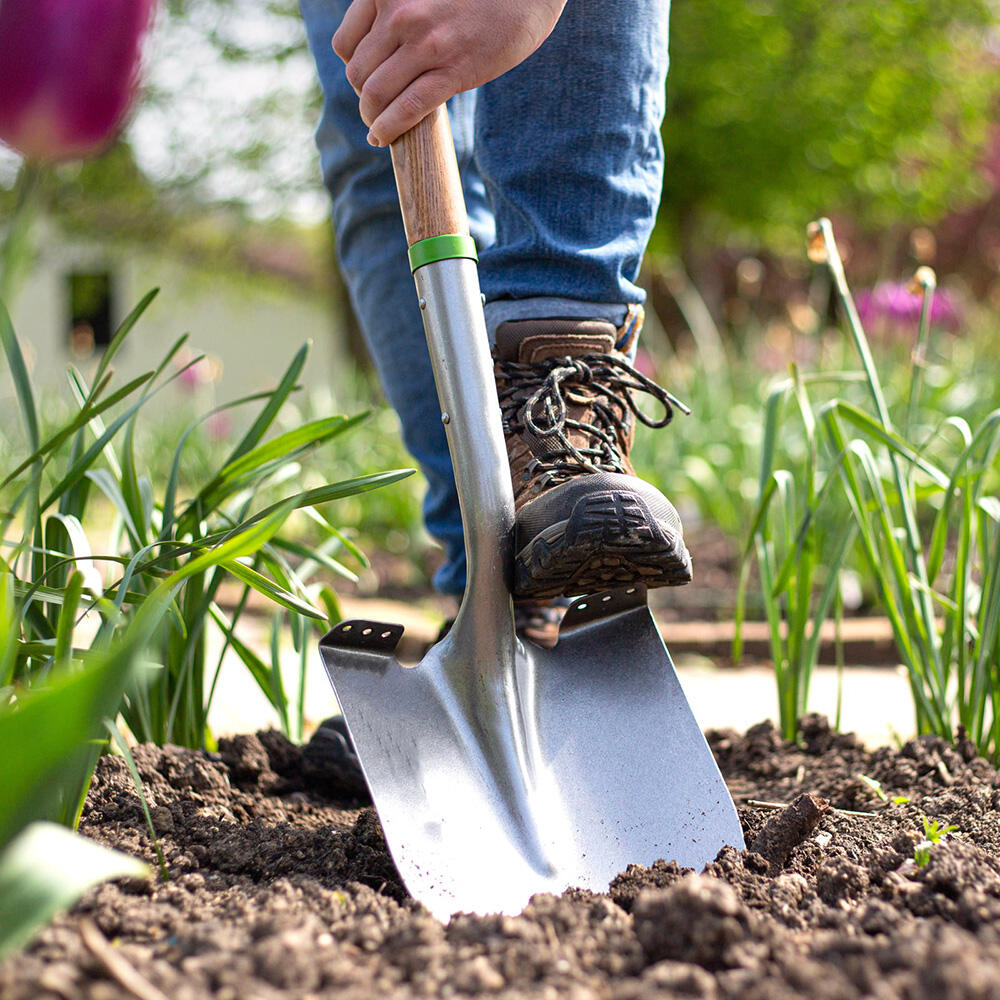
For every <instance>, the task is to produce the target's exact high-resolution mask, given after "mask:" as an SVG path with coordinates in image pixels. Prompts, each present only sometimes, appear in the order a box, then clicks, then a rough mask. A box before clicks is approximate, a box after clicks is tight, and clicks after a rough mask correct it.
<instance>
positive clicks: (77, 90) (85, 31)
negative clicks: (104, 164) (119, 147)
mask: <svg viewBox="0 0 1000 1000" xmlns="http://www.w3.org/2000/svg"><path fill="white" fill-rule="evenodd" d="M155 6H156V0H0V139H2V140H3V141H4V142H5V143H7V144H8V145H10V146H13V147H14V149H16V150H18V152H20V153H22V154H23V155H24V156H26V157H29V158H31V159H38V160H67V159H74V158H76V157H82V156H88V155H91V154H93V153H97V152H100V151H101V150H102V149H103V148H105V147H106V146H107V145H109V144H110V143H111V141H112V140H113V139H114V137H115V134H116V132H117V130H118V128H119V126H120V125H121V123H122V120H123V119H124V117H125V113H126V112H127V111H128V108H129V105H130V103H131V101H132V98H133V96H134V94H135V89H136V83H137V80H138V71H139V62H140V56H141V48H142V40H143V37H144V35H145V33H146V31H147V30H148V28H149V25H150V22H151V20H152V14H153V9H154V8H155Z"/></svg>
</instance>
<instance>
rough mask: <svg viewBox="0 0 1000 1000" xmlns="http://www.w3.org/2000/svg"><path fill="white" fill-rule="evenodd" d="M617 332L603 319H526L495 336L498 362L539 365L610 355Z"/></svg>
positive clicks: (504, 327)
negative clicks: (584, 356) (547, 362)
mask: <svg viewBox="0 0 1000 1000" xmlns="http://www.w3.org/2000/svg"><path fill="white" fill-rule="evenodd" d="M616 336H617V331H616V330H615V326H614V324H613V323H609V322H608V321H607V320H602V319H588V320H579V319H523V320H513V321H511V322H507V323H501V324H500V325H499V326H498V327H497V332H496V352H495V354H496V358H497V360H498V361H520V362H521V363H522V364H529V365H533V364H538V362H540V361H546V360H548V359H549V358H567V357H569V358H579V357H582V356H583V355H584V354H610V353H611V352H612V351H613V350H614V347H615V338H616Z"/></svg>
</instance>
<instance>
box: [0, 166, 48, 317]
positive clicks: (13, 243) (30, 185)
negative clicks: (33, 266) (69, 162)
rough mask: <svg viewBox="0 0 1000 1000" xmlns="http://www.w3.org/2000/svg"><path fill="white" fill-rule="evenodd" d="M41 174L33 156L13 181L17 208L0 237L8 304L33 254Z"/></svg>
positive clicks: (1, 293) (2, 286)
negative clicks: (31, 239) (33, 220)
mask: <svg viewBox="0 0 1000 1000" xmlns="http://www.w3.org/2000/svg"><path fill="white" fill-rule="evenodd" d="M41 177H42V168H41V166H40V165H39V164H37V163H35V162H34V161H33V160H25V161H24V162H23V163H22V164H21V169H20V170H19V171H18V173H17V179H16V180H15V182H14V208H13V211H12V212H11V213H10V216H9V217H8V219H7V225H6V227H5V232H4V235H3V239H2V241H0V301H2V302H4V303H6V304H7V306H8V308H9V307H10V306H11V305H12V304H13V302H12V300H13V296H14V293H15V291H16V288H17V279H18V275H19V272H21V271H22V270H23V269H24V267H25V265H26V264H27V263H28V258H29V256H30V252H31V247H30V243H29V234H30V231H31V218H32V215H33V212H32V209H33V208H34V205H35V193H36V191H37V189H38V187H39V183H40V181H41Z"/></svg>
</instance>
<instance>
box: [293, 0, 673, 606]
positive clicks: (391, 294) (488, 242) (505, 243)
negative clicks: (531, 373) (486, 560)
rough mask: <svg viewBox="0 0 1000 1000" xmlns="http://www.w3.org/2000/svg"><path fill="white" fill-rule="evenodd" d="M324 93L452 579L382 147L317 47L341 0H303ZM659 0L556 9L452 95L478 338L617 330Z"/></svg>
mask: <svg viewBox="0 0 1000 1000" xmlns="http://www.w3.org/2000/svg"><path fill="white" fill-rule="evenodd" d="M300 6H301V10H302V15H303V18H304V20H305V24H306V29H307V33H308V37H309V44H310V47H311V49H312V52H313V55H314V57H315V60H316V65H317V69H318V71H319V78H320V82H321V84H322V87H323V98H324V101H323V113H322V118H321V121H320V124H319V128H318V129H317V133H316V142H317V146H318V147H319V152H320V164H321V167H322V171H323V178H324V181H325V183H326V186H327V188H328V189H329V191H330V195H331V198H332V201H333V223H334V229H335V231H336V237H337V251H338V256H339V260H340V266H341V269H342V271H343V273H344V279H345V281H346V283H347V287H348V290H349V292H350V295H351V299H352V302H353V304H354V307H355V310H356V311H357V314H358V317H359V319H360V322H361V326H362V329H363V331H364V334H365V338H366V340H367V343H368V347H369V349H370V351H371V354H372V357H373V360H374V362H375V366H376V368H377V370H378V373H379V377H380V379H381V380H382V385H383V387H384V389H385V393H386V397H387V398H388V400H389V403H390V404H391V405H392V406H393V408H394V409H395V410H396V412H397V413H398V414H399V416H400V421H401V425H402V433H403V440H404V442H405V444H406V446H407V448H408V449H409V451H410V453H411V454H412V455H413V456H414V458H415V459H416V460H417V461H418V462H419V464H420V466H421V469H422V470H423V472H424V474H425V475H426V477H427V481H428V491H427V495H426V498H425V501H424V521H425V524H426V526H427V529H428V531H429V532H430V533H431V534H432V535H433V536H434V537H436V538H437V539H438V540H439V541H440V542H441V544H442V545H443V547H444V552H445V561H444V564H443V566H442V567H441V569H440V571H439V572H438V573H437V575H436V576H435V580H434V583H435V585H436V586H437V588H438V589H439V590H441V591H443V592H444V593H453V594H460V593H461V592H462V590H463V588H464V585H465V552H464V548H463V542H462V523H461V516H460V513H459V509H458V498H457V496H456V493H455V486H454V480H453V477H452V472H451V460H450V457H449V455H448V448H447V443H446V440H445V435H444V429H443V427H442V426H441V421H440V410H439V407H438V403H437V393H436V390H435V388H434V379H433V376H432V374H431V368H430V362H429V360H428V357H427V350H426V346H425V342H424V333H423V326H422V323H421V318H420V311H419V309H418V308H417V304H416V296H415V294H414V290H413V282H412V278H411V277H410V273H409V266H408V263H407V258H406V245H405V240H404V236H403V226H402V220H401V218H400V215H399V207H398V203H397V199H396V190H395V183H394V180H393V175H392V164H391V161H390V158H389V153H388V150H384V149H381V150H380V149H373V148H372V147H371V146H369V145H368V143H367V141H366V135H367V131H368V130H367V128H366V127H365V125H364V124H363V123H362V121H361V118H360V116H359V115H358V101H357V97H356V95H355V93H354V91H353V90H352V88H351V86H350V84H349V83H348V82H347V79H346V77H345V75H344V69H343V64H342V63H341V61H340V59H339V58H338V57H337V56H336V55H335V53H334V52H333V50H332V49H331V46H330V39H331V37H332V36H333V33H334V32H335V31H336V29H337V26H338V25H339V23H340V19H341V17H342V16H343V13H344V11H345V10H346V8H347V0H300ZM667 20H668V0H623V2H622V3H609V2H608V0H569V2H568V3H567V5H566V8H565V11H564V12H563V15H562V17H561V18H560V20H559V22H558V24H557V25H556V27H555V30H554V31H553V32H552V34H551V35H550V36H549V38H548V39H547V40H546V41H545V42H544V43H543V44H542V46H541V47H540V48H539V49H538V51H537V52H535V53H534V54H533V55H532V56H530V57H529V58H528V59H527V60H525V61H524V62H523V63H522V64H521V65H520V66H518V67H516V68H515V69H513V70H511V71H510V72H508V73H505V74H504V75H503V76H501V77H499V78H498V79H496V80H493V81H491V82H490V83H488V84H486V85H485V86H483V87H480V88H479V90H477V91H470V92H468V93H465V94H459V95H458V96H456V97H455V98H453V99H452V100H451V101H450V102H449V113H450V116H451V123H452V131H453V133H454V137H455V148H456V153H457V155H458V161H459V167H460V169H461V172H462V183H463V189H464V192H465V198H466V207H467V210H468V213H469V226H470V230H471V232H472V235H473V237H474V238H475V240H476V243H477V246H478V247H479V252H480V267H479V275H480V282H481V284H482V288H483V292H484V293H485V295H486V298H487V306H486V319H487V327H488V329H489V330H490V332H491V336H492V332H493V331H494V330H495V329H496V327H497V326H498V325H499V324H500V323H503V322H505V321H507V320H511V319H542V318H546V317H577V316H578V317H581V318H593V319H597V318H600V319H609V320H611V321H612V322H614V323H615V324H621V323H623V322H624V320H625V318H626V312H627V311H628V308H629V306H633V305H637V304H641V303H642V301H643V299H644V294H643V292H642V290H641V289H639V288H638V287H637V286H636V285H635V284H634V282H635V279H636V277H637V274H638V271H639V265H640V262H641V260H642V255H643V253H644V252H645V248H646V243H647V241H648V239H649V235H650V232H651V230H652V226H653V222H654V220H655V216H656V210H657V207H658V204H659V197H660V188H661V184H662V171H663V148H662V145H661V142H660V132H659V129H660V123H661V121H662V118H663V111H664V88H665V78H666V71H667Z"/></svg>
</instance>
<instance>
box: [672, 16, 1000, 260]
mask: <svg viewBox="0 0 1000 1000" xmlns="http://www.w3.org/2000/svg"><path fill="white" fill-rule="evenodd" d="M672 8H673V9H672V22H671V57H672V61H671V68H670V79H669V82H668V85H667V107H668V111H667V121H666V123H665V125H664V130H663V135H664V141H665V144H666V147H667V179H666V185H665V190H664V198H663V205H662V209H661V216H660V224H659V226H658V231H657V234H656V240H655V246H656V247H658V248H660V249H664V250H670V251H673V252H680V254H681V256H682V257H683V258H684V259H685V260H687V261H689V262H690V261H691V260H692V259H694V257H695V256H696V254H697V252H698V251H699V250H701V249H704V248H706V247H709V246H713V245H719V244H721V243H724V242H725V241H726V240H727V239H732V237H733V236H734V235H735V236H736V237H737V240H738V241H739V242H740V243H741V244H742V245H744V246H751V247H752V246H755V245H760V244H765V245H769V246H770V247H772V248H776V249H784V248H787V247H788V246H789V245H794V246H796V247H798V246H800V245H801V240H802V232H803V226H804V225H805V224H806V223H807V222H808V221H809V220H810V219H811V218H813V217H814V216H815V215H816V214H818V213H824V214H826V213H832V212H843V213H848V214H850V215H851V216H852V217H853V218H855V219H856V220H857V221H858V223H859V224H860V225H861V226H863V227H867V228H871V229H874V228H877V227H885V226H888V225H891V224H893V223H897V222H906V223H913V222H915V221H917V220H919V221H921V222H929V221H934V220H936V219H937V218H938V217H939V216H941V215H942V214H943V213H944V212H945V211H947V210H948V209H951V208H954V207H957V206H958V205H961V204H963V203H968V202H969V201H971V200H974V199H975V198H977V197H980V196H982V195H983V194H984V193H985V186H986V182H985V180H984V178H983V176H982V175H981V173H980V172H979V171H977V169H976V165H977V162H978V159H979V158H980V157H981V155H982V150H983V145H984V142H985V139H986V136H987V134H988V129H989V125H990V123H991V121H992V111H993V110H994V103H995V94H996V92H997V85H998V69H997V65H998V59H997V54H996V52H995V50H991V49H990V47H989V44H990V41H991V37H990V34H989V29H990V26H991V25H992V23H993V20H994V17H993V8H992V4H991V3H990V0H878V2H875V3H872V2H871V0H839V2H832V3H831V2H830V0H674V2H673V5H672ZM993 41H994V44H995V39H993Z"/></svg>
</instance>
